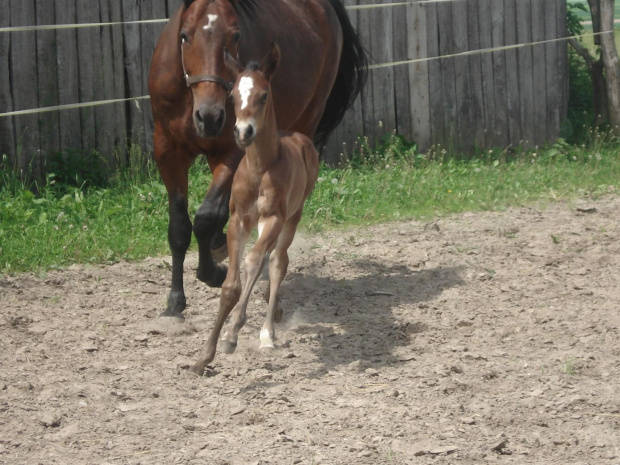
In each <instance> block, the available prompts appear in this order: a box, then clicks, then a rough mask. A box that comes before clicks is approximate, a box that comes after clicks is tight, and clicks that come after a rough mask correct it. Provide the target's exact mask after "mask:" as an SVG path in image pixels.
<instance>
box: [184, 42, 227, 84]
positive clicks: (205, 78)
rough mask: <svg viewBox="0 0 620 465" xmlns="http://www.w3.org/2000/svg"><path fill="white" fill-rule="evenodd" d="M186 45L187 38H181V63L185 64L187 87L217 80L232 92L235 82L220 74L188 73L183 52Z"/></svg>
mask: <svg viewBox="0 0 620 465" xmlns="http://www.w3.org/2000/svg"><path fill="white" fill-rule="evenodd" d="M184 45H185V39H182V40H181V64H182V65H183V77H184V78H185V83H186V84H187V87H191V86H192V85H194V84H197V83H199V82H215V83H217V84H219V85H221V86H222V87H223V88H224V89H226V91H227V92H230V91H231V90H232V88H233V85H234V83H233V82H230V81H227V80H225V79H223V78H221V77H219V76H216V75H214V74H199V75H198V76H190V75H189V74H187V69H186V68H185V53H184V52H183V49H184V47H183V46H184Z"/></svg>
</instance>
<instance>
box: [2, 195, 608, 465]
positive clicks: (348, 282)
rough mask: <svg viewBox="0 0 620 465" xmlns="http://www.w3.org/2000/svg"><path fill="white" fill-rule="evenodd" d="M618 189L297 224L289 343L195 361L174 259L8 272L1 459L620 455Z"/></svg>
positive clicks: (467, 459) (204, 307) (396, 459)
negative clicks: (303, 229)
mask: <svg viewBox="0 0 620 465" xmlns="http://www.w3.org/2000/svg"><path fill="white" fill-rule="evenodd" d="M619 220H620V198H619V197H617V196H609V197H606V198H603V199H602V200H596V201H595V200H581V201H578V202H575V203H571V204H566V203H557V204H552V205H548V206H546V207H539V208H534V207H532V208H519V209H511V210H509V211H505V212H499V213H468V214H463V215H457V216H450V217H446V218H443V219H441V220H439V221H438V222H436V223H429V224H425V223H421V222H416V221H407V222H401V223H396V224H388V225H381V226H374V227H369V228H360V229H354V230H348V231H346V232H328V233H322V234H317V235H313V236H304V237H302V236H300V237H298V240H297V242H296V244H294V245H293V249H294V250H292V252H291V266H290V270H289V275H288V276H287V278H286V281H285V283H284V286H283V295H282V305H283V307H284V309H285V319H284V322H283V323H282V324H281V325H279V326H278V327H277V336H278V348H277V350H276V351H274V352H271V353H262V352H259V351H258V349H257V347H258V332H259V328H260V326H261V325H262V320H263V318H264V311H265V304H264V303H263V302H262V300H261V299H260V298H259V294H258V293H256V294H255V295H254V296H253V298H252V299H251V302H250V306H249V309H248V317H249V319H248V324H247V325H246V327H245V328H244V329H243V330H242V332H241V334H240V341H239V347H238V348H237V351H236V353H235V354H232V355H224V354H218V356H217V357H216V359H215V361H214V363H213V368H212V369H211V370H209V371H208V373H207V376H205V377H201V378H199V377H196V376H194V375H192V374H191V373H189V372H188V371H187V370H186V368H187V366H188V365H189V364H190V363H192V362H193V361H194V359H195V358H196V355H197V352H198V350H199V349H200V348H201V346H202V344H203V343H204V341H205V340H206V338H207V336H208V331H209V330H210V328H211V325H212V323H213V321H214V319H215V312H216V310H217V305H218V299H219V290H213V289H210V288H208V287H206V286H205V285H203V284H202V283H200V282H198V281H196V279H195V278H194V276H193V268H195V266H196V256H195V255H191V256H189V257H188V260H187V262H186V270H187V274H186V276H187V278H186V294H187V297H188V303H189V306H188V308H187V310H186V315H187V320H186V323H184V324H171V323H167V322H164V321H162V320H161V319H158V318H157V315H158V313H159V312H161V311H162V310H163V307H164V303H165V299H166V294H167V288H168V285H169V279H170V271H169V269H168V268H169V261H170V260H169V258H167V257H164V258H154V259H149V260H145V261H143V262H139V263H120V264H116V265H113V266H102V267H84V266H73V267H71V268H70V269H68V270H64V271H54V272H50V273H48V274H46V275H45V276H42V277H38V276H34V275H20V276H17V277H10V278H2V279H0V302H1V303H2V312H1V313H0V348H1V351H0V463H6V464H50V463H58V464H68V465H73V464H91V463H92V464H121V463H123V464H124V463H127V464H177V463H179V464H209V465H211V464H213V465H224V464H231V465H237V464H250V465H256V464H283V465H285V464H289V465H293V464H303V465H311V464H313V465H319V464H481V463H482V464H484V463H500V464H503V463H506V464H508V463H510V464H530V463H536V464H549V465H556V464H557V465H560V464H562V465H565V464H616V465H617V464H620V335H619V327H620V303H619V297H620V272H619V271H620V267H619V258H620V242H619V240H618V239H619V232H620V230H619V224H620V222H619Z"/></svg>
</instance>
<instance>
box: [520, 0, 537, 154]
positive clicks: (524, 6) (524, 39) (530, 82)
mask: <svg viewBox="0 0 620 465" xmlns="http://www.w3.org/2000/svg"><path fill="white" fill-rule="evenodd" d="M531 11H532V8H531V0H519V1H518V2H517V41H518V43H520V44H526V43H529V42H531V41H532V29H531V27H530V21H531V20H530V16H531ZM517 59H518V63H519V93H520V96H519V106H520V109H521V130H522V139H523V144H524V146H526V147H529V146H532V145H533V144H534V143H535V142H534V140H535V134H534V124H535V122H534V105H535V103H534V78H533V74H532V67H533V63H532V49H531V47H522V48H519V49H518V50H517Z"/></svg>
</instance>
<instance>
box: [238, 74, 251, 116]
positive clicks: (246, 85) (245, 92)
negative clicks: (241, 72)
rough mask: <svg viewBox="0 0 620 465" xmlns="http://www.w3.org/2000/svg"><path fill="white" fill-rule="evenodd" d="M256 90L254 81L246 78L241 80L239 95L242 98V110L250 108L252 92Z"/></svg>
mask: <svg viewBox="0 0 620 465" xmlns="http://www.w3.org/2000/svg"><path fill="white" fill-rule="evenodd" d="M253 88H254V80H253V79H252V78H251V77H247V76H244V77H242V78H241V79H240V80H239V95H240V96H241V109H242V110H245V107H247V106H248V99H249V98H250V91H251V90H252V89H253Z"/></svg>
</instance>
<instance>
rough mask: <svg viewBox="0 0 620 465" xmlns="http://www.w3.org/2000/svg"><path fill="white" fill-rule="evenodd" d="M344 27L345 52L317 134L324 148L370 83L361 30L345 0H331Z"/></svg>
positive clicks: (317, 140) (343, 45)
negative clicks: (358, 29)
mask: <svg viewBox="0 0 620 465" xmlns="http://www.w3.org/2000/svg"><path fill="white" fill-rule="evenodd" d="M329 3H331V5H332V7H333V8H334V11H335V12H336V15H337V16H338V20H339V21H340V27H341V28H342V39H343V40H342V55H341V58H340V66H339V67H338V75H337V76H336V82H335V83H334V87H332V91H331V93H330V94H329V98H328V99H327V105H326V106H325V111H324V112H323V117H322V118H321V121H320V122H319V126H318V128H317V130H316V135H315V136H314V144H315V146H316V147H317V148H318V149H319V152H321V151H322V150H323V147H324V146H325V143H326V142H327V138H328V137H329V135H330V134H331V133H332V132H333V131H334V129H336V126H338V124H340V121H342V118H343V117H344V114H345V112H346V111H347V110H348V109H349V108H350V107H351V105H353V102H354V101H355V99H356V98H357V96H358V95H359V93H360V92H361V90H362V87H364V84H365V83H366V78H367V76H368V57H367V55H366V50H365V49H364V46H363V45H362V42H361V41H360V38H359V36H358V34H357V31H356V30H355V29H353V26H352V25H351V21H350V20H349V16H348V15H347V10H346V9H345V7H344V5H343V4H342V3H341V0H329Z"/></svg>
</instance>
